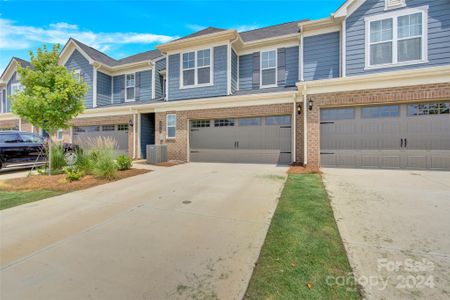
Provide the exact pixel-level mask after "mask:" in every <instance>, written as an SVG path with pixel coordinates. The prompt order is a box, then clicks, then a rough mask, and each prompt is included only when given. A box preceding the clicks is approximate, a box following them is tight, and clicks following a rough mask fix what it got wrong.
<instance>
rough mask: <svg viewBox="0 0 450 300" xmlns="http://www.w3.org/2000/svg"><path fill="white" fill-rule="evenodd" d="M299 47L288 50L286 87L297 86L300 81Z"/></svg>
mask: <svg viewBox="0 0 450 300" xmlns="http://www.w3.org/2000/svg"><path fill="white" fill-rule="evenodd" d="M298 55H299V47H289V48H286V83H285V85H286V86H295V83H296V82H297V81H298V69H299V65H298V64H299V60H298Z"/></svg>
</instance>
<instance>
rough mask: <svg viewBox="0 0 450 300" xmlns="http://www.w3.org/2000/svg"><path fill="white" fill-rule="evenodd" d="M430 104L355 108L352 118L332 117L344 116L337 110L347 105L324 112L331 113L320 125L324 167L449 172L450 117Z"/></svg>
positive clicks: (322, 163)
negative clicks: (440, 170)
mask: <svg viewBox="0 0 450 300" xmlns="http://www.w3.org/2000/svg"><path fill="white" fill-rule="evenodd" d="M448 105H450V104H448ZM426 106H427V105H426V104H425V105H422V104H420V105H386V106H374V107H368V109H366V108H365V107H363V108H359V107H355V108H353V110H354V111H355V113H354V115H353V118H352V117H351V116H350V117H349V115H347V116H346V119H345V120H341V119H339V118H337V119H330V118H329V116H337V117H339V116H342V113H339V112H338V111H339V110H348V108H346V109H326V110H327V112H326V113H322V111H321V116H328V117H327V119H326V120H324V122H321V126H320V131H321V132H320V152H321V157H320V159H321V165H322V166H331V167H332V166H338V167H354V168H395V169H398V168H400V169H446V170H450V165H449V164H450V162H449V161H450V115H449V114H448V111H446V112H442V113H441V112H437V111H436V110H434V111H433V110H431V109H430V110H429V111H427V110H426ZM431 106H432V105H431ZM431 106H430V107H431ZM411 107H418V109H417V110H416V111H414V110H413V111H412V112H411ZM434 107H436V105H435V106H434ZM365 112H366V114H365ZM367 112H368V113H367ZM321 121H322V120H321ZM351 150H353V155H351V154H350V153H352V152H351ZM329 153H333V155H330V154H329Z"/></svg>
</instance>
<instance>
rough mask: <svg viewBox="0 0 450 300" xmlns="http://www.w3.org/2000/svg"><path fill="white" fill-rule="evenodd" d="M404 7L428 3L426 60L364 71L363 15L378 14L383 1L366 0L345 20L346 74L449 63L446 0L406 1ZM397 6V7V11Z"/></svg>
mask: <svg viewBox="0 0 450 300" xmlns="http://www.w3.org/2000/svg"><path fill="white" fill-rule="evenodd" d="M406 5H407V7H408V8H412V7H419V6H424V5H428V6H429V8H428V61H429V62H428V63H423V64H415V65H409V66H401V67H390V68H380V69H374V70H364V68H365V44H364V43H365V24H364V18H365V17H367V16H370V15H376V14H382V13H384V12H385V10H384V0H367V1H366V2H365V3H364V4H362V5H361V6H360V7H359V8H358V9H357V10H356V11H355V12H354V13H353V14H352V15H351V16H349V17H348V19H347V23H346V29H347V31H346V35H347V38H346V41H347V44H346V48H347V53H346V61H347V75H349V76H351V75H361V74H368V73H374V72H386V71H391V70H400V69H414V68H419V67H431V66H439V65H448V64H450V51H449V49H450V21H449V20H450V2H449V1H448V0H434V1H425V0H407V1H406ZM401 9H402V8H399V9H398V10H401Z"/></svg>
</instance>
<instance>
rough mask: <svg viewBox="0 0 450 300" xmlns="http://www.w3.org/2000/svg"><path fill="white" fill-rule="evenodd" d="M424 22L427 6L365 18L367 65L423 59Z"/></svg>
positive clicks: (425, 29)
mask: <svg viewBox="0 0 450 300" xmlns="http://www.w3.org/2000/svg"><path fill="white" fill-rule="evenodd" d="M426 25H427V7H421V8H414V9H405V10H397V11H393V12H390V13H386V14H383V15H381V16H373V17H368V18H366V35H367V36H366V41H367V45H366V68H371V67H389V66H395V65H405V64H414V63H423V62H425V61H426V59H427V38H426V32H427V28H426V27H427V26H426Z"/></svg>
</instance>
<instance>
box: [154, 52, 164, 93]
mask: <svg viewBox="0 0 450 300" xmlns="http://www.w3.org/2000/svg"><path fill="white" fill-rule="evenodd" d="M165 68H166V60H165V59H161V60H159V61H157V62H156V64H155V72H156V76H155V98H156V99H159V98H162V97H163V78H162V76H161V75H160V74H159V73H160V71H161V70H163V69H165Z"/></svg>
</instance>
